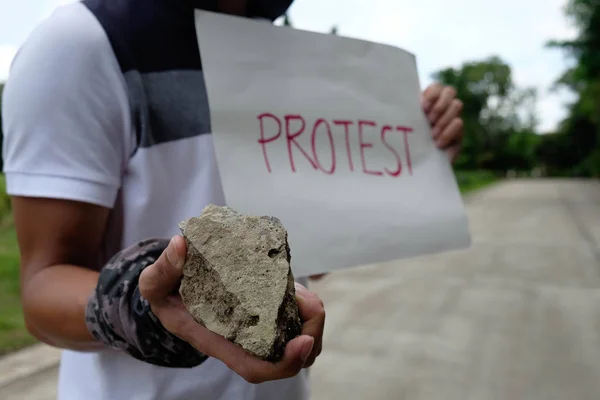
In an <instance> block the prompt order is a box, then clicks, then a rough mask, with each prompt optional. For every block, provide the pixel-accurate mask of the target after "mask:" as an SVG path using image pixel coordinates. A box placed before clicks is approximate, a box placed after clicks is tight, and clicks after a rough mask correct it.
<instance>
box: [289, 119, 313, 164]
mask: <svg viewBox="0 0 600 400" xmlns="http://www.w3.org/2000/svg"><path fill="white" fill-rule="evenodd" d="M292 120H298V121H300V122H301V123H302V127H301V128H300V129H299V130H298V131H296V132H294V133H291V132H290V122H291V121H292ZM304 128H306V122H305V121H304V118H302V116H301V115H286V116H285V136H286V138H287V147H288V155H289V157H290V165H291V166H292V171H293V172H296V164H295V163H294V156H293V154H292V143H293V144H295V145H296V147H297V148H298V150H300V152H301V153H302V154H303V155H304V157H306V159H307V160H308V162H310V165H312V167H313V168H314V169H315V170H316V169H317V164H316V163H315V162H314V161H313V160H312V159H311V158H310V156H309V155H308V153H307V152H306V151H305V150H304V149H303V148H302V146H300V145H299V144H298V142H296V138H297V137H298V136H300V135H301V134H302V132H304Z"/></svg>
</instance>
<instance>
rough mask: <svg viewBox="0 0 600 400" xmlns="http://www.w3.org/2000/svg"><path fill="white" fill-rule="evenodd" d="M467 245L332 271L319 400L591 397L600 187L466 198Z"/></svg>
mask: <svg viewBox="0 0 600 400" xmlns="http://www.w3.org/2000/svg"><path fill="white" fill-rule="evenodd" d="M467 211H468V215H469V219H470V225H471V230H472V234H473V246H472V248H471V249H470V250H468V251H464V252H456V253H451V254H443V255H437V256H433V257H426V258H418V259H413V260H409V261H404V262H400V263H397V262H396V263H393V264H390V265H379V266H372V267H366V268H360V269H356V270H350V271H345V272H342V273H336V274H334V275H332V276H330V277H329V278H327V279H326V280H324V281H323V282H320V283H319V284H318V285H315V286H313V289H314V290H315V291H317V292H318V293H319V294H320V295H321V297H322V298H323V300H324V302H325V305H326V310H327V313H328V316H327V322H326V325H327V326H326V329H325V331H326V336H325V343H324V349H325V350H324V353H323V355H322V356H321V357H320V358H319V360H318V362H317V364H316V366H315V368H314V370H313V371H312V376H313V393H314V399H315V400H337V399H369V400H375V399H394V400H396V399H398V400H400V399H407V400H455V399H456V400H508V399H510V400H521V399H522V400H538V399H539V400H554V399H556V400H559V399H560V400H565V399H577V400H588V399H589V400H592V399H593V400H597V399H599V398H600V379H599V378H600V250H599V249H600V183H587V182H574V181H569V182H566V181H563V182H561V181H512V182H505V183H502V184H499V185H496V186H493V187H492V188H490V189H488V190H485V191H483V192H480V193H478V194H476V195H475V196H473V197H471V198H469V199H468V200H467Z"/></svg>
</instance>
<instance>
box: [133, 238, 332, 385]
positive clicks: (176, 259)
mask: <svg viewBox="0 0 600 400" xmlns="http://www.w3.org/2000/svg"><path fill="white" fill-rule="evenodd" d="M185 258H186V245H185V241H184V240H183V237H181V236H175V237H174V238H173V239H172V240H171V242H170V243H169V246H168V247H167V248H166V249H165V251H164V252H163V253H162V255H161V256H160V257H159V258H158V260H156V262H155V263H154V264H152V265H150V266H149V267H147V268H146V269H145V270H144V271H143V272H142V274H141V275H140V280H139V289H140V293H141V295H142V296H143V297H144V298H145V299H147V300H148V301H149V302H150V306H151V307H152V312H153V313H154V314H155V315H156V316H157V317H158V319H159V320H160V321H161V323H162V324H163V326H164V327H165V329H167V330H168V331H170V332H171V333H173V334H174V335H176V336H178V337H179V338H181V339H182V340H185V341H186V342H188V343H190V344H191V345H192V346H194V347H195V348H196V349H198V351H200V352H202V353H203V354H205V355H207V356H209V357H213V358H216V359H219V360H221V361H222V362H223V363H225V364H226V365H227V366H228V367H229V368H230V369H232V370H233V371H235V372H236V373H238V374H239V375H240V376H241V377H242V378H244V379H245V380H247V381H248V382H250V383H262V382H266V381H271V380H277V379H285V378H290V377H293V376H295V375H296V374H298V372H300V370H301V369H302V368H306V367H309V366H311V365H312V364H313V363H314V361H315V359H316V357H317V356H318V355H319V354H320V353H321V342H322V337H323V328H324V325H325V309H324V307H323V302H322V301H321V300H320V299H319V298H318V297H317V295H316V294H314V293H311V292H310V291H308V289H306V288H304V287H303V286H301V285H299V284H296V297H297V300H298V307H299V309H300V318H301V319H302V321H303V324H302V334H301V336H299V337H297V338H295V339H293V340H292V341H290V342H289V343H288V345H287V346H286V348H285V353H284V356H283V359H282V360H281V361H279V362H277V363H271V362H268V361H262V360H260V359H258V358H256V357H253V356H252V355H250V354H249V353H247V352H246V351H245V350H244V349H242V347H240V346H238V345H236V344H234V343H232V342H230V341H229V340H227V339H225V338H224V337H222V336H220V335H218V334H216V333H213V332H211V331H209V330H208V329H206V328H205V327H203V326H201V325H199V324H198V323H196V322H195V321H194V319H193V317H192V315H191V314H190V313H189V312H188V311H187V310H186V309H185V307H184V305H183V302H182V300H181V297H180V296H179V294H178V293H177V291H178V288H179V285H180V281H181V277H182V276H183V264H184V262H185Z"/></svg>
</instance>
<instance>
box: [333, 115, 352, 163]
mask: <svg viewBox="0 0 600 400" xmlns="http://www.w3.org/2000/svg"><path fill="white" fill-rule="evenodd" d="M333 123H334V124H335V125H343V126H344V132H345V135H346V153H347V154H348V163H349V164H350V171H354V163H352V152H351V151H350V125H352V124H353V122H352V121H348V120H339V119H338V120H333Z"/></svg>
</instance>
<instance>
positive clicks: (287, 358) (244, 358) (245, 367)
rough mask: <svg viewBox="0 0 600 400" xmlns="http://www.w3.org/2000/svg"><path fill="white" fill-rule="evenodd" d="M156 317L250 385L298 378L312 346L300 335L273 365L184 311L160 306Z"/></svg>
mask: <svg viewBox="0 0 600 400" xmlns="http://www.w3.org/2000/svg"><path fill="white" fill-rule="evenodd" d="M157 317H158V318H159V319H160V320H161V322H162V324H163V325H164V327H165V328H166V329H167V330H169V331H170V332H171V333H173V334H174V335H176V336H178V337H179V338H181V339H182V340H184V341H186V342H188V343H189V344H191V345H192V346H193V347H194V348H196V349H197V350H198V351H200V352H201V353H203V354H205V355H207V356H208V357H212V358H216V359H218V360H220V361H221V362H223V363H224V364H225V365H227V367H228V368H229V369H231V370H232V371H235V372H236V373H237V374H238V375H240V376H241V377H242V378H244V379H245V380H246V381H248V382H250V383H262V382H266V381H271V380H277V379H286V378H291V377H293V376H295V375H297V374H298V372H300V370H301V369H302V367H303V366H304V364H305V363H306V361H307V360H308V359H309V357H310V356H311V353H312V350H313V347H314V344H315V339H314V338H313V337H311V336H308V335H302V336H299V337H297V338H295V339H293V340H291V341H290V342H289V343H288V344H287V346H286V348H285V352H284V355H283V358H282V359H281V361H279V362H277V363H272V362H268V361H263V360H260V359H258V358H256V357H254V356H252V355H251V354H249V353H247V352H246V351H245V350H244V349H243V348H242V347H241V346H239V345H237V344H235V343H233V342H230V341H229V340H227V339H225V338H224V337H223V336H220V335H218V334H216V333H214V332H211V331H209V330H208V329H207V328H205V327H203V326H202V325H199V324H198V323H196V322H195V321H194V319H193V318H192V316H191V315H189V314H188V313H187V312H186V311H185V309H184V308H177V307H159V308H158V309H157Z"/></svg>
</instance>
